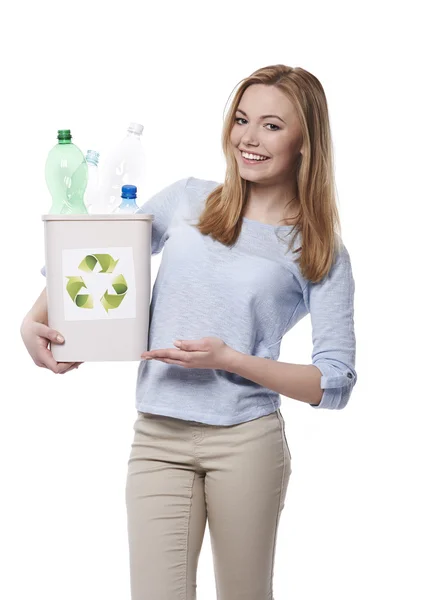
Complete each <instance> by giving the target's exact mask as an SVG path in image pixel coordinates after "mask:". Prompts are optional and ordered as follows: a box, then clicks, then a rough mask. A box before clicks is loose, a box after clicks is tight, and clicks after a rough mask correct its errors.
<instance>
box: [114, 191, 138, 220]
mask: <svg viewBox="0 0 429 600" xmlns="http://www.w3.org/2000/svg"><path fill="white" fill-rule="evenodd" d="M121 198H122V202H121V204H120V205H119V206H117V207H116V208H115V209H114V210H113V212H114V214H121V213H135V212H136V210H138V208H139V207H138V206H137V204H136V198H137V188H136V186H135V185H123V186H122V195H121Z"/></svg>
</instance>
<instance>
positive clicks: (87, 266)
mask: <svg viewBox="0 0 429 600" xmlns="http://www.w3.org/2000/svg"><path fill="white" fill-rule="evenodd" d="M118 261H119V258H118V260H114V259H113V258H112V257H111V256H110V254H87V255H86V256H85V258H84V259H83V261H82V262H81V263H80V265H79V267H78V268H79V269H80V270H81V271H86V272H87V273H88V272H89V271H93V270H94V267H95V265H96V264H97V262H99V263H100V267H101V271H99V273H113V270H114V269H115V267H116V265H117V264H118Z"/></svg>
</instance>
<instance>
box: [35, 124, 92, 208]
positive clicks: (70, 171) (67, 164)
mask: <svg viewBox="0 0 429 600" xmlns="http://www.w3.org/2000/svg"><path fill="white" fill-rule="evenodd" d="M57 139H58V144H57V145H56V146H54V147H53V148H52V150H50V152H49V154H48V157H47V159H46V164H45V180H46V184H47V186H48V189H49V192H50V194H51V196H52V205H51V208H50V210H49V214H51V215H52V214H54V215H59V214H61V215H64V214H66V215H67V214H75V215H76V214H88V211H87V210H86V206H85V202H84V200H83V197H84V194H85V190H86V186H87V184H88V165H87V164H86V160H85V156H84V155H83V153H82V151H81V150H80V149H79V148H78V147H77V146H76V145H75V144H73V143H72V141H71V140H72V135H71V133H70V129H59V130H58V136H57Z"/></svg>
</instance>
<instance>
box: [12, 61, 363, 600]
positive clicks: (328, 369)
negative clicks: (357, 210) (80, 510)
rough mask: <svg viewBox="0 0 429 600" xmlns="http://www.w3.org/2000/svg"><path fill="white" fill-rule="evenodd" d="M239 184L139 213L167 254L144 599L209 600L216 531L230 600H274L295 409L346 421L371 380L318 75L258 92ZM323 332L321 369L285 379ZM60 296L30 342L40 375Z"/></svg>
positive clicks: (146, 417) (290, 72)
mask: <svg viewBox="0 0 429 600" xmlns="http://www.w3.org/2000/svg"><path fill="white" fill-rule="evenodd" d="M222 144H223V151H224V153H225V157H226V176H225V181H224V183H218V182H215V181H206V180H202V179H197V178H194V177H189V178H186V179H181V180H180V181H177V182H175V183H173V184H172V185H170V186H168V187H167V188H166V189H164V190H162V191H161V192H160V193H158V194H156V195H155V196H153V197H152V198H151V199H150V200H149V201H148V202H146V203H145V204H144V205H143V206H142V207H141V208H140V209H139V211H138V212H141V213H151V214H153V215H154V220H153V223H152V254H157V253H159V252H160V251H161V250H162V249H164V252H163V256H162V262H161V265H160V269H159V272H158V276H157V279H156V282H155V285H154V288H153V293H152V301H151V307H150V328H149V340H148V342H149V343H148V351H147V352H145V353H144V354H143V355H142V359H143V360H142V362H141V363H140V365H139V371H138V378H137V388H136V408H137V419H136V422H135V424H134V440H133V443H132V447H131V455H130V459H129V462H128V477H127V484H126V504H127V514H128V536H129V548H130V571H131V590H132V598H133V600H143V599H144V598H150V599H151V600H161V599H162V600H167V599H168V600H173V599H176V598H177V599H178V600H179V598H180V599H183V600H185V599H186V600H191V599H195V598H196V574H197V564H198V559H199V555H200V550H201V546H202V541H203V537H204V532H205V527H206V522H207V521H208V523H209V528H210V536H211V547H212V550H213V557H214V568H215V579H216V588H217V594H218V598H231V599H232V598H234V599H236V600H239V599H243V600H244V599H245V600H262V598H264V599H272V598H273V596H272V593H273V592H272V583H273V568H274V556H275V548H276V535H277V530H278V525H279V518H280V515H281V512H282V510H283V507H284V503H285V496H286V489H287V485H288V482H289V478H290V475H291V472H292V469H291V454H290V451H289V448H288V443H287V438H286V435H285V423H284V420H283V416H282V414H281V412H280V394H283V395H284V396H287V397H288V398H291V399H295V400H298V401H301V402H306V403H308V404H309V405H310V406H312V407H314V408H328V409H333V410H338V409H342V408H344V407H345V406H346V404H347V402H348V401H349V399H350V395H351V392H352V389H353V387H354V385H355V383H356V381H357V375H356V371H355V352H356V342H355V333H354V321H353V313H354V279H353V274H352V269H351V263H350V257H349V253H348V251H347V249H346V247H345V245H344V244H343V243H342V241H341V237H340V234H339V233H338V231H336V229H339V227H340V224H339V218H338V212H337V207H336V201H335V194H334V189H335V183H334V174H333V164H332V146H331V134H330V127H329V117H328V108H327V102H326V98H325V94H324V91H323V88H322V86H321V84H320V82H319V81H318V79H317V78H316V77H314V75H312V74H310V73H309V72H307V71H305V70H304V69H300V68H291V67H287V66H284V65H275V66H269V67H266V68H262V69H259V70H258V71H256V72H255V73H253V74H252V75H251V76H250V77H248V78H246V79H244V80H243V81H242V82H241V83H240V85H239V88H238V90H237V92H236V94H235V96H234V99H233V102H232V105H231V107H230V109H229V111H228V114H227V117H226V120H225V124H224V129H223V138H222ZM307 314H310V317H311V323H312V332H313V334H312V338H313V352H312V364H309V365H300V364H289V363H282V362H278V361H277V359H278V356H279V353H280V343H281V341H282V338H283V336H284V335H285V334H286V333H287V332H288V331H289V330H290V329H291V328H292V327H293V326H294V325H295V324H296V323H297V322H298V321H299V320H301V319H302V318H303V317H305V316H306V315H307ZM56 333H57V332H55V331H53V330H51V329H50V328H49V327H48V326H47V313H46V297H45V295H44V292H42V294H41V296H40V298H39V299H38V301H37V302H36V304H35V305H34V307H33V308H32V309H31V310H30V312H29V313H28V315H27V316H26V317H25V319H24V321H23V325H22V335H23V338H24V342H25V343H26V345H27V348H28V350H29V352H30V354H31V355H32V357H33V360H34V361H35V363H36V364H38V365H39V366H45V367H47V368H51V369H52V370H54V371H56V372H65V371H66V370H70V369H72V368H75V367H77V366H78V365H79V363H73V364H57V363H56V361H55V360H54V359H53V358H52V354H51V353H50V351H49V350H48V348H47V346H48V343H49V341H50V342H51V343H56V342H55V336H56Z"/></svg>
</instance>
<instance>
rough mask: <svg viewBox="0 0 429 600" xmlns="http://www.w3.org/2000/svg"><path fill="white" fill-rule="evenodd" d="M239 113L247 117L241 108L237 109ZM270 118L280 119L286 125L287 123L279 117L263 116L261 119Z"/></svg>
mask: <svg viewBox="0 0 429 600" xmlns="http://www.w3.org/2000/svg"><path fill="white" fill-rule="evenodd" d="M237 112H241V114H243V115H244V116H245V117H247V115H246V113H245V112H244V110H241V108H237ZM269 117H271V118H274V119H280V121H282V122H283V123H284V124H285V125H286V122H285V121H283V119H281V118H280V117H278V116H277V115H262V117H261V119H268V118H269Z"/></svg>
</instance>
